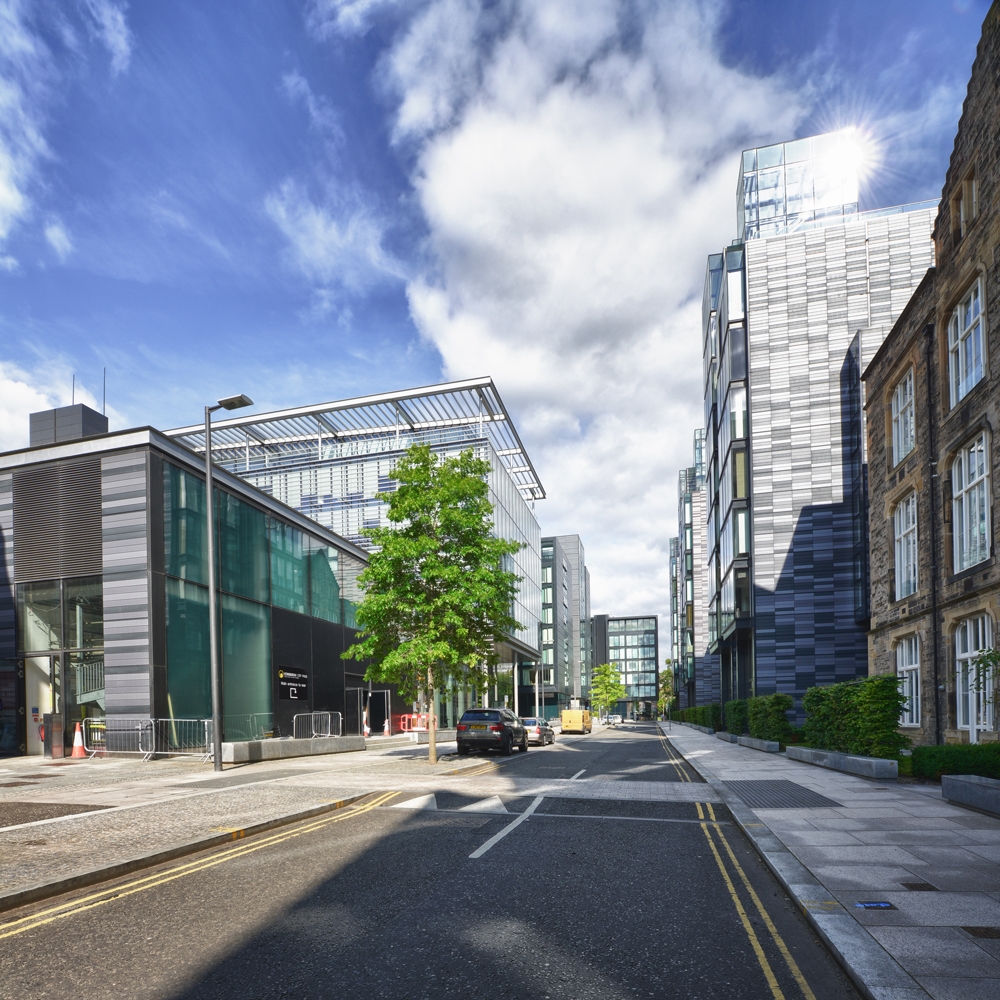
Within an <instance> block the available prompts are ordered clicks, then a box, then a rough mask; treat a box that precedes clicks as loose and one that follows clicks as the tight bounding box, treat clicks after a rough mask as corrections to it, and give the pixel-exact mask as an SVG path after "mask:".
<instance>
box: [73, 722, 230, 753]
mask: <svg viewBox="0 0 1000 1000" xmlns="http://www.w3.org/2000/svg"><path fill="white" fill-rule="evenodd" d="M211 731H212V730H211V720H210V719H142V718H129V717H127V716H118V715H112V716H108V717H107V718H105V719H84V720H83V749H84V751H85V752H86V753H87V756H89V757H95V756H101V757H103V756H106V755H108V754H129V755H132V756H141V757H142V759H143V760H150V759H151V758H152V757H155V756H157V755H163V756H193V757H201V758H202V759H203V760H210V759H211V756H212V743H211Z"/></svg>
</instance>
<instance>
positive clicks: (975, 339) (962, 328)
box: [948, 275, 986, 408]
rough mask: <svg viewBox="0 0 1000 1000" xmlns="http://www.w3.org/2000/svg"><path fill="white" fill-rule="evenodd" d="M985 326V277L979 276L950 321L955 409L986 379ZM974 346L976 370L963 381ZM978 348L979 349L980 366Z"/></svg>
mask: <svg viewBox="0 0 1000 1000" xmlns="http://www.w3.org/2000/svg"><path fill="white" fill-rule="evenodd" d="M967 305H968V313H969V315H970V316H971V319H970V320H969V321H968V322H965V321H964V319H963V314H964V313H965V311H966V306H967ZM985 325H986V290H985V287H984V284H983V278H982V275H978V276H977V277H976V280H975V281H973V282H972V284H971V285H969V286H968V288H966V290H965V292H963V294H962V297H961V298H960V299H959V301H958V303H957V305H956V306H955V308H954V309H953V310H952V312H951V318H950V319H949V320H948V390H949V393H950V396H951V406H952V408H954V407H956V406H958V404H959V403H960V402H961V401H962V400H963V399H965V397H966V396H968V395H969V393H970V392H972V390H973V389H974V388H975V387H976V386H977V385H979V383H980V382H982V381H983V379H984V378H985V376H986V338H985V336H984V332H983V331H984V328H985ZM970 344H971V345H972V347H973V355H972V359H973V360H972V368H973V371H972V374H971V375H968V376H966V377H964V378H963V377H962V373H963V372H965V371H966V370H967V369H968V367H969V355H968V351H969V345H970ZM977 345H978V346H977ZM976 349H978V363H977V362H976V353H975V351H976ZM973 376H975V377H974V378H973ZM970 378H971V379H972V380H971V381H969V379H970Z"/></svg>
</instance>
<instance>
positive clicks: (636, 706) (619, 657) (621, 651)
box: [594, 615, 660, 718]
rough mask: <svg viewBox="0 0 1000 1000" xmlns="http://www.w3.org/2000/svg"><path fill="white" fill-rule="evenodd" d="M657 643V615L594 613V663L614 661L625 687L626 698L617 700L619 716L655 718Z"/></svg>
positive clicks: (657, 689) (612, 662) (657, 678)
mask: <svg viewBox="0 0 1000 1000" xmlns="http://www.w3.org/2000/svg"><path fill="white" fill-rule="evenodd" d="M658 643H659V635H658V618H657V616H656V615H643V616H636V617H629V618H618V617H614V616H612V615H594V662H595V664H601V663H611V664H614V666H615V667H617V668H618V673H619V677H620V680H621V683H622V684H623V685H624V687H625V697H624V699H623V700H622V701H620V702H619V703H618V714H619V715H624V716H626V717H629V718H655V715H656V703H657V699H658V697H659V679H660V675H659V668H658V666H657V664H658V663H659V652H658V648H659V647H658Z"/></svg>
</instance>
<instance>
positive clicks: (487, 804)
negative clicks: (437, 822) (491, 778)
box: [458, 795, 507, 815]
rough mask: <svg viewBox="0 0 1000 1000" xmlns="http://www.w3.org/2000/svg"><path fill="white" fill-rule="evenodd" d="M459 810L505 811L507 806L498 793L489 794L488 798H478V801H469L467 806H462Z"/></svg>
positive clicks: (476, 811) (470, 811) (471, 811)
mask: <svg viewBox="0 0 1000 1000" xmlns="http://www.w3.org/2000/svg"><path fill="white" fill-rule="evenodd" d="M458 811H459V812H463V813H495V814H497V815H499V814H500V813H506V812H507V807H506V806H505V805H504V804H503V802H502V801H501V800H500V796H499V795H491V796H490V797H489V798H488V799H480V800H479V801H478V802H470V803H469V804H468V805H467V806H462V807H461V808H460V809H459V810H458Z"/></svg>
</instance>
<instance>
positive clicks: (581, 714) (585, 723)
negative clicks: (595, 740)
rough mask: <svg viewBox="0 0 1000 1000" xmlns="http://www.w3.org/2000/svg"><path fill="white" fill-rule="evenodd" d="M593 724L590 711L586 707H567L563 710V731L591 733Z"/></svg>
mask: <svg viewBox="0 0 1000 1000" xmlns="http://www.w3.org/2000/svg"><path fill="white" fill-rule="evenodd" d="M592 728H593V725H592V724H591V721H590V712H588V711H587V710H586V709H585V708H584V709H579V708H565V709H563V712H562V731H563V732H564V733H589V732H590V731H591V729H592Z"/></svg>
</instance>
